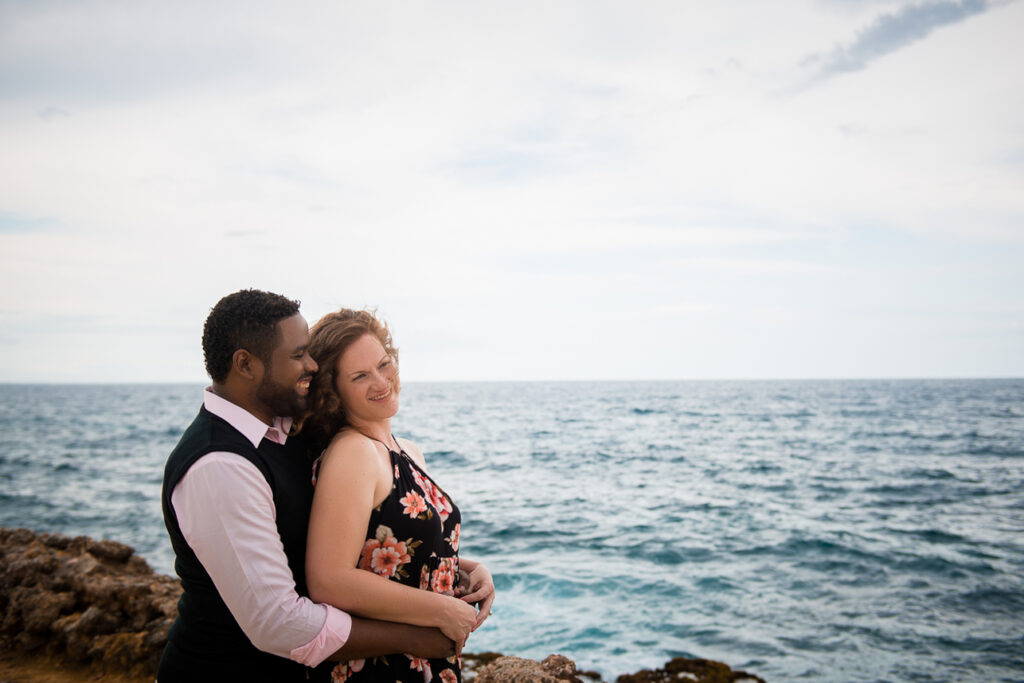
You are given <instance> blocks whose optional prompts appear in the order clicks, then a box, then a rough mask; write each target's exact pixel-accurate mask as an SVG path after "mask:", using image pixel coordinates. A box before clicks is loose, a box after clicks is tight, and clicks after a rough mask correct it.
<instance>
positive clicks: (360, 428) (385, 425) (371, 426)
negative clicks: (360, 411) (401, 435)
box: [349, 418, 398, 446]
mask: <svg viewBox="0 0 1024 683" xmlns="http://www.w3.org/2000/svg"><path fill="white" fill-rule="evenodd" d="M349 426H350V427H351V428H352V429H354V430H356V431H357V432H359V433H360V434H362V435H363V436H368V437H370V438H371V439H376V440H377V441H380V442H381V443H383V444H392V443H393V440H392V438H391V418H388V419H387V420H377V421H373V422H364V421H362V420H354V421H352V422H349ZM394 445H395V446H397V445H398V444H397V443H395V444H394Z"/></svg>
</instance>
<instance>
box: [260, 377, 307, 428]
mask: <svg viewBox="0 0 1024 683" xmlns="http://www.w3.org/2000/svg"><path fill="white" fill-rule="evenodd" d="M256 396H257V398H259V399H260V400H261V401H262V402H263V404H264V405H266V406H267V407H268V408H269V409H270V412H271V413H273V415H274V416H275V417H298V416H299V415H300V414H301V413H302V412H303V411H304V410H305V409H306V397H305V396H299V394H298V393H297V392H296V390H295V387H283V386H281V385H280V384H276V383H274V382H273V381H271V379H270V368H269V367H268V368H267V374H266V375H264V376H263V383H262V384H260V388H259V390H258V391H257V392H256Z"/></svg>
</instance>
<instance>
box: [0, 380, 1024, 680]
mask: <svg viewBox="0 0 1024 683" xmlns="http://www.w3.org/2000/svg"><path fill="white" fill-rule="evenodd" d="M201 388H202V387H201V386H195V385H125V386H119V385H105V386H80V385H79V386H54V385H46V386H42V385H0V524H2V525H6V526H25V527H29V528H33V529H36V530H47V531H59V532H62V533H67V534H88V535H91V536H95V537H104V538H114V539H117V540H121V541H124V542H126V543H129V544H131V545H133V546H134V547H135V548H136V550H137V551H138V552H139V553H140V554H142V555H143V556H145V557H146V558H147V559H148V560H149V561H150V563H151V564H152V565H153V567H154V568H155V569H156V570H157V571H160V572H164V573H172V569H171V567H172V556H171V552H170V545H169V542H168V541H167V538H166V534H165V532H164V529H163V524H162V521H161V517H160V504H159V493H160V481H161V474H162V467H163V461H164V459H165V458H166V456H167V453H168V452H169V451H170V449H171V448H172V446H173V445H174V443H175V442H176V441H177V438H178V436H179V435H180V433H181V431H182V430H183V429H184V427H185V426H186V425H187V424H188V422H189V421H190V420H191V418H192V416H193V415H194V413H195V411H196V409H197V408H198V405H199V402H200V400H201ZM394 427H395V431H396V433H397V434H398V435H400V436H406V437H409V438H412V439H413V440H415V441H416V442H418V443H419V444H420V446H421V447H422V448H423V450H424V453H425V454H426V457H427V463H428V467H429V469H430V471H431V473H432V475H433V476H434V478H435V479H437V480H438V481H439V482H440V483H441V485H442V486H444V487H445V489H446V490H447V491H448V492H449V493H450V494H451V495H452V496H453V498H455V500H456V501H457V502H458V503H459V505H460V507H461V508H462V511H463V515H464V528H463V536H462V539H463V540H462V543H463V545H462V549H461V551H462V553H463V555H464V556H466V557H473V558H478V559H482V560H484V561H485V562H487V564H488V566H489V567H490V568H491V570H492V572H493V574H494V577H495V582H496V584H497V588H498V601H497V603H496V605H495V608H494V615H493V616H492V617H491V618H490V619H489V620H488V622H487V623H486V624H485V625H484V627H483V628H481V629H480V630H479V631H477V632H476V633H475V634H474V635H473V637H472V639H471V640H470V643H469V645H468V649H470V650H472V651H477V652H479V651H484V650H498V651H502V652H506V653H509V654H517V655H521V656H527V657H543V656H545V655H547V654H549V653H551V652H560V653H563V654H566V655H568V656H570V657H572V658H573V659H574V660H576V662H577V663H578V665H579V666H580V667H581V668H588V669H596V670H598V671H600V672H601V673H603V674H604V676H605V678H606V680H614V678H615V677H616V676H617V675H619V674H622V673H632V672H634V671H636V670H637V669H639V668H641V667H656V666H660V665H662V664H663V663H664V662H665V661H666V660H667V659H669V658H671V657H674V656H681V655H682V656H698V657H709V658H712V659H719V660H722V661H725V662H727V663H729V664H730V665H732V666H733V667H734V668H743V669H747V670H749V671H751V672H754V673H757V674H759V675H761V676H762V677H763V678H765V679H767V680H769V681H794V680H795V681H1024V380H946V381H939V380H929V381H909V380H901V381H757V382H742V381H730V382H593V383H586V382H579V383H437V384H428V383H414V382H409V383H406V385H405V386H404V387H403V393H402V409H401V412H400V413H399V415H398V417H397V418H396V420H395V422H394Z"/></svg>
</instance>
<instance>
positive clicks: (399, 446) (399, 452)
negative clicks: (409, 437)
mask: <svg viewBox="0 0 1024 683" xmlns="http://www.w3.org/2000/svg"><path fill="white" fill-rule="evenodd" d="M359 433H360V434H362V435H363V436H365V437H366V438H367V439H370V440H371V441H376V442H377V443H379V444H380V445H381V446H383V447H384V448H386V449H388V453H397V454H399V455H405V449H404V448H402V445H401V444H400V443H398V439H396V438H395V435H394V434H392V435H391V439H392V440H393V441H394V442H395V445H396V446H398V450H397V451H396V450H395V449H394V448H392V447H391V446H390V445H389V444H386V443H384V442H383V441H381V440H380V439H378V438H376V437H374V436H370V435H369V434H366V433H364V432H359ZM406 457H408V456H406Z"/></svg>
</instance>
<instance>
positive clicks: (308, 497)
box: [157, 407, 329, 683]
mask: <svg viewBox="0 0 1024 683" xmlns="http://www.w3.org/2000/svg"><path fill="white" fill-rule="evenodd" d="M300 441H301V440H300V439H297V438H295V437H291V438H289V439H288V441H287V444H286V445H284V446H282V445H280V444H276V443H274V442H272V441H270V440H269V439H263V440H262V441H261V442H260V445H259V447H258V448H254V447H253V445H252V443H251V442H250V441H249V440H248V439H246V438H245V437H244V436H243V435H242V434H241V433H240V432H238V430H236V429H235V428H234V427H232V426H231V425H229V424H228V423H227V422H225V421H224V420H222V419H221V418H219V417H217V416H216V415H214V414H213V413H211V412H209V411H208V410H206V408H205V407H203V408H200V409H199V414H198V415H197V416H196V418H195V420H193V421H192V424H191V425H189V428H188V429H187V430H185V433H184V434H183V435H182V437H181V440H180V441H179V442H178V445H177V446H175V448H174V450H173V451H172V452H171V455H170V457H169V458H168V459H167V466H166V468H165V469H164V484H163V495H162V500H163V511H164V524H165V525H166V526H167V533H168V534H170V537H171V546H172V547H173V548H174V555H175V560H174V570H175V572H177V574H178V576H179V577H181V586H182V588H183V592H182V595H181V599H180V600H179V601H178V618H177V620H175V622H174V625H173V626H171V630H170V632H169V633H168V636H167V640H168V642H167V647H166V649H165V650H164V654H163V657H162V658H161V660H160V669H159V672H158V673H157V678H158V680H159V681H160V683H175V682H176V681H182V682H185V683H195V682H196V681H197V680H217V679H219V680H224V681H231V680H239V681H267V682H268V683H270V682H277V681H302V682H303V683H305V681H306V680H307V678H309V679H316V678H319V676H314V675H313V674H314V672H313V671H312V670H309V669H307V668H306V667H305V666H303V665H301V664H299V663H297V662H293V661H291V660H289V659H285V658H283V657H278V656H276V655H272V654H269V653H267V652H262V651H260V650H258V649H256V647H255V646H253V644H252V643H251V642H250V641H249V639H248V638H247V637H246V635H245V633H243V632H242V629H241V627H240V626H239V625H238V622H236V621H235V618H234V617H233V616H231V612H230V611H229V610H228V608H227V605H225V604H224V601H223V600H222V599H221V597H220V594H218V593H217V589H216V588H215V587H214V585H213V581H212V580H211V579H210V575H209V574H207V573H206V569H204V568H203V565H202V564H201V563H200V562H199V560H198V559H197V558H196V555H195V553H194V552H192V548H191V547H189V545H188V543H187V542H186V541H185V537H184V536H182V533H181V529H180V528H179V527H178V518H177V516H176V515H175V513H174V507H173V506H172V505H171V493H172V492H173V491H174V487H175V486H177V484H178V482H179V481H181V478H182V477H183V476H185V473H186V472H187V471H188V469H189V468H190V467H191V466H192V465H193V464H194V463H195V462H196V460H198V459H199V458H201V457H202V456H204V455H206V454H207V453H212V452H214V451H226V452H229V453H237V454H238V455H241V456H242V457H244V458H245V459H246V460H248V461H249V462H251V463H252V464H253V465H255V466H256V467H257V468H258V469H259V470H260V472H262V473H263V476H264V477H265V478H266V480H267V483H268V484H269V485H270V489H271V491H272V492H273V495H274V506H275V508H276V510H277V520H276V521H277V530H278V533H279V534H280V536H281V542H282V544H283V545H284V552H285V555H286V556H287V558H288V567H289V568H290V569H291V570H292V574H293V575H294V577H295V586H296V589H297V590H298V593H299V595H302V596H308V595H309V593H308V591H307V590H306V562H305V556H306V528H307V525H308V524H309V508H310V505H311V504H312V501H313V485H312V482H311V480H310V477H311V460H310V459H309V457H308V454H307V453H306V450H305V447H304V445H303V444H302V443H301V442H300ZM324 668H325V667H320V669H324ZM327 670H329V667H328V669H327ZM307 673H308V676H307ZM320 673H321V675H322V673H323V672H322V671H321V672H320Z"/></svg>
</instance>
